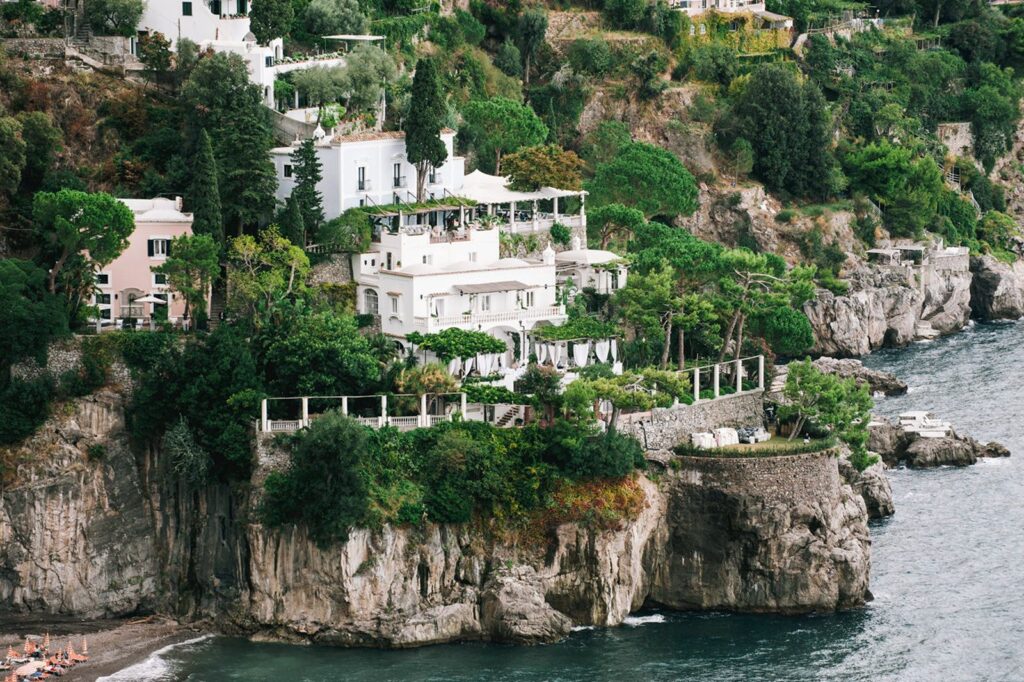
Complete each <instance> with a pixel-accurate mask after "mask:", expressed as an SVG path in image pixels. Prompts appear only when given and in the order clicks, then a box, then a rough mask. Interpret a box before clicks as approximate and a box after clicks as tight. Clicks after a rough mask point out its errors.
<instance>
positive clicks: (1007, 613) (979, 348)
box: [106, 323, 1024, 682]
mask: <svg viewBox="0 0 1024 682" xmlns="http://www.w3.org/2000/svg"><path fill="white" fill-rule="evenodd" d="M866 364H868V365H869V366H871V367H874V368H877V369H884V370H889V371H892V372H895V373H896V374H897V375H899V376H900V377H901V378H903V379H904V380H905V381H907V382H908V383H909V384H910V392H909V393H908V394H907V395H906V396H901V397H898V398H886V399H882V400H880V401H879V404H878V410H879V411H880V412H883V413H887V414H896V413H899V412H902V411H905V410H911V409H926V410H930V411H932V412H935V413H936V414H937V415H938V416H940V417H942V418H943V419H947V420H949V421H951V422H953V424H954V426H955V427H956V428H957V429H958V430H960V431H961V432H964V433H968V434H971V435H973V436H974V437H976V438H978V439H979V440H981V441H987V440H998V441H1000V442H1002V443H1004V444H1005V445H1007V446H1008V447H1009V448H1010V449H1011V450H1012V451H1013V455H1014V456H1013V457H1011V458H1010V459H1004V460H982V461H981V463H979V464H978V465H976V466H973V467H968V468H964V469H954V468H941V469H937V470H931V471H909V470H903V469H900V470H895V471H892V472H890V475H891V480H892V486H893V491H894V493H895V498H896V515H895V516H894V517H892V518H890V519H887V520H883V521H879V522H874V523H872V527H871V531H872V537H873V546H872V575H871V589H872V591H873V592H874V595H875V600H874V601H873V602H871V603H870V604H869V605H868V606H866V607H864V608H862V609H858V610H854V611H850V612H846V613H841V614H836V615H823V616H804V617H774V616H743V615H730V614H720V613H709V614H676V613H671V612H644V613H641V614H637V615H635V616H632V617H630V618H629V619H627V621H626V623H625V624H624V625H623V626H621V627H618V628H612V629H605V630H601V629H586V630H579V631H577V632H576V633H574V634H573V635H572V636H571V637H570V638H569V639H568V640H567V641H565V642H563V643H561V644H557V645H552V646H544V647H532V648H517V647H511V646H497V645H484V644H459V645H444V646H435V647H426V648H422V649H414V650H406V651H376V650H358V649H349V650H346V649H331V648H320V647H298V646H288V645H279V644H253V643H249V642H246V641H244V640H239V639H232V638H226V637H207V638H200V639H198V640H192V641H190V642H188V643H186V644H183V645H178V646H175V647H170V648H167V649H165V650H162V651H160V652H157V653H156V654H154V655H153V656H151V657H150V658H149V659H148V660H146V661H145V662H143V663H140V664H139V665H137V666H133V667H132V668H129V669H127V670H125V671H122V672H121V673H119V674H117V675H115V676H113V677H110V678H106V679H108V680H111V681H112V682H113V681H115V680H116V681H118V682H119V681H121V680H132V681H135V680H162V681H167V682H182V681H185V680H189V681H194V682H223V681H224V680H246V681H251V682H281V681H284V680H288V681H308V682H326V681H328V680H332V681H333V680H346V681H351V682H361V681H364V680H365V681H371V680H372V681H374V682H378V681H384V680H438V681H440V680H512V681H516V682H534V681H541V680H545V681H547V680H551V681H570V680H571V681H577V680H578V681H581V682H582V681H592V680H593V681H604V680H608V681H619V680H723V681H732V680H735V681H737V682H738V681H741V680H742V681H748V680H794V681H802V680H843V681H845V682H849V681H851V680H908V681H914V682H918V681H925V682H927V681H931V680H936V681H942V682H945V681H959V680H1007V681H1016V680H1024V324H1022V323H1012V324H998V325H977V326H973V327H971V328H970V329H969V330H967V331H965V332H964V333H962V334H959V335H956V336H953V337H950V338H947V339H943V340H940V341H936V342H932V343H925V344H917V345H914V346H912V347H911V348H908V349H903V350H896V351H884V352H880V353H877V354H875V355H872V356H871V357H869V358H868V359H867V361H866Z"/></svg>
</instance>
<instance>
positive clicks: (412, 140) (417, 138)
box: [405, 59, 448, 201]
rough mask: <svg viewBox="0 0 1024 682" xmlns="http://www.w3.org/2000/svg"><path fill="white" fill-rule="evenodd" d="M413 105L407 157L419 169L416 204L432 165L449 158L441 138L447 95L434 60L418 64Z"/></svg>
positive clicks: (408, 120) (407, 123) (407, 125)
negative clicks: (445, 97)
mask: <svg viewBox="0 0 1024 682" xmlns="http://www.w3.org/2000/svg"><path fill="white" fill-rule="evenodd" d="M410 102H412V104H411V105H410V107H409V115H408V116H406V117H405V156H406V158H407V159H408V160H409V163H411V164H412V165H413V166H415V167H416V201H423V197H424V186H425V185H426V180H427V173H428V172H429V171H430V168H431V166H433V167H434V168H437V167H438V166H440V165H441V164H443V163H444V162H445V159H447V158H448V149H447V148H446V147H445V146H444V141H443V140H442V139H441V128H442V126H443V125H444V117H445V113H446V109H445V103H444V94H443V93H442V92H441V83H440V81H439V80H438V77H437V67H435V66H434V62H433V61H431V60H429V59H421V60H419V62H417V64H416V75H415V76H414V77H413V80H412V97H411V99H410Z"/></svg>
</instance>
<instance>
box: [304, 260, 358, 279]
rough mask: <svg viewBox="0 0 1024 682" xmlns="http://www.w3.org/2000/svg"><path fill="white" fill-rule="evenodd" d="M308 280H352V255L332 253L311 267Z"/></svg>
mask: <svg viewBox="0 0 1024 682" xmlns="http://www.w3.org/2000/svg"><path fill="white" fill-rule="evenodd" d="M307 281H308V282H309V283H310V284H348V283H349V282H351V281H352V255H351V254H348V253H332V254H331V255H330V256H327V258H326V259H325V260H323V261H322V262H320V263H317V264H316V265H314V266H313V267H312V268H311V269H310V272H309V277H308V279H307Z"/></svg>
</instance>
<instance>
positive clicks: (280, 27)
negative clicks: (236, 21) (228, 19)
mask: <svg viewBox="0 0 1024 682" xmlns="http://www.w3.org/2000/svg"><path fill="white" fill-rule="evenodd" d="M294 4H295V3H293V2H292V0H252V8H250V10H249V30H250V31H252V33H253V35H254V36H256V40H258V41H259V42H260V44H261V45H266V44H267V43H269V42H270V41H271V40H273V39H274V38H282V37H284V36H286V35H288V31H289V30H290V29H291V26H292V22H293V21H295V9H294Z"/></svg>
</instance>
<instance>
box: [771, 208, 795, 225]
mask: <svg viewBox="0 0 1024 682" xmlns="http://www.w3.org/2000/svg"><path fill="white" fill-rule="evenodd" d="M795 217H796V211H794V210H793V209H791V208H784V209H782V210H781V211H779V212H778V213H776V214H775V222H777V223H791V222H793V218H795Z"/></svg>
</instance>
